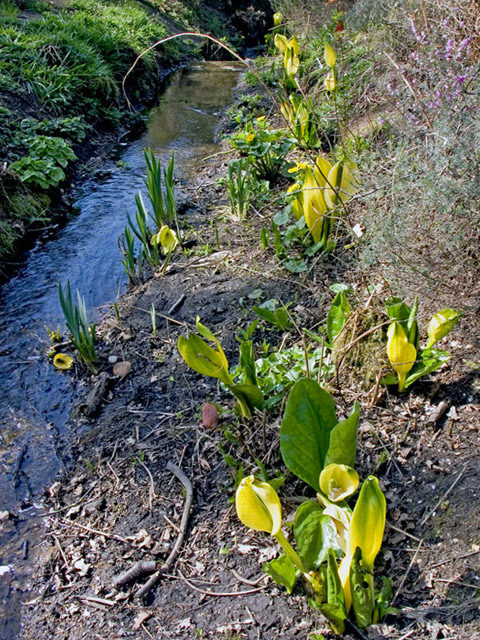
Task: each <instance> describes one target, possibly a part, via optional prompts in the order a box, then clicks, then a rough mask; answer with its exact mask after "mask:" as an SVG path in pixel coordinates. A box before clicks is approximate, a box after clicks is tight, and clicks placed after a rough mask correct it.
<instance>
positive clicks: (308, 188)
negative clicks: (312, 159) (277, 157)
mask: <svg viewBox="0 0 480 640" xmlns="http://www.w3.org/2000/svg"><path fill="white" fill-rule="evenodd" d="M326 213H327V205H326V204H325V200H324V197H323V189H322V187H321V186H319V185H318V184H317V181H316V180H315V176H314V173H313V171H312V170H311V169H310V167H307V169H305V180H304V182H303V214H304V216H305V222H306V223H307V227H308V228H309V229H310V231H311V234H312V237H313V240H314V242H319V240H320V238H321V236H322V226H323V217H324V215H325V214H326Z"/></svg>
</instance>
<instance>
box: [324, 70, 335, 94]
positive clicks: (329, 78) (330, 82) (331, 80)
mask: <svg viewBox="0 0 480 640" xmlns="http://www.w3.org/2000/svg"><path fill="white" fill-rule="evenodd" d="M323 84H324V85H325V89H326V90H327V91H334V90H335V87H336V86H337V81H336V79H335V71H334V70H333V69H330V71H329V72H328V73H327V75H326V76H325V80H324V81H323Z"/></svg>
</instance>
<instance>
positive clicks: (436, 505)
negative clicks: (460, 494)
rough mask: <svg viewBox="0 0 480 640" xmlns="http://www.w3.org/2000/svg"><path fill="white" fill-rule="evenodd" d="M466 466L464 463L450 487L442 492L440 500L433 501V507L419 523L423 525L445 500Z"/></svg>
mask: <svg viewBox="0 0 480 640" xmlns="http://www.w3.org/2000/svg"><path fill="white" fill-rule="evenodd" d="M466 468H467V465H466V464H465V465H464V467H463V469H462V470H461V471H460V473H459V474H458V475H457V477H456V478H455V480H454V481H453V482H452V484H451V485H450V487H449V488H448V489H447V491H445V493H444V494H443V496H442V497H441V498H440V500H438V502H436V503H435V506H434V507H433V509H431V510H430V511H429V512H428V513H427V515H425V516H424V517H423V519H422V521H421V523H420V525H421V526H423V525H424V524H425V523H426V522H427V520H429V519H430V517H431V516H432V515H433V514H434V513H435V511H436V510H437V509H438V507H439V506H440V505H441V504H442V502H443V501H444V500H445V498H446V497H447V496H448V495H449V493H450V492H451V491H452V490H453V488H454V487H455V486H456V485H457V484H458V483H459V481H460V479H461V477H462V476H463V474H464V473H465V470H466Z"/></svg>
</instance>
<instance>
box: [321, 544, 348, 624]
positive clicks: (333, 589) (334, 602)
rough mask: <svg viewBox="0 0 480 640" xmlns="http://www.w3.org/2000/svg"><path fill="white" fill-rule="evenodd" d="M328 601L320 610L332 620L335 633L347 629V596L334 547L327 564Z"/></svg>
mask: <svg viewBox="0 0 480 640" xmlns="http://www.w3.org/2000/svg"><path fill="white" fill-rule="evenodd" d="M326 582H327V603H326V604H322V605H321V606H320V611H321V612H322V613H323V615H324V616H325V617H326V618H327V619H328V620H329V621H330V624H331V625H332V629H333V631H334V632H335V633H343V632H344V631H345V619H346V617H347V613H346V609H345V597H344V594H343V588H342V583H341V580H340V576H339V574H338V567H337V559H336V557H335V553H334V552H333V549H330V550H329V552H328V565H327V580H326Z"/></svg>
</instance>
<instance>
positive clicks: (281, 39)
mask: <svg viewBox="0 0 480 640" xmlns="http://www.w3.org/2000/svg"><path fill="white" fill-rule="evenodd" d="M273 43H274V45H275V46H276V47H277V49H278V50H279V51H281V52H282V53H285V51H286V50H287V48H288V40H287V38H286V37H285V36H284V35H283V34H281V33H276V34H275V37H274V39H273Z"/></svg>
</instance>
